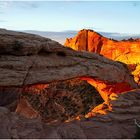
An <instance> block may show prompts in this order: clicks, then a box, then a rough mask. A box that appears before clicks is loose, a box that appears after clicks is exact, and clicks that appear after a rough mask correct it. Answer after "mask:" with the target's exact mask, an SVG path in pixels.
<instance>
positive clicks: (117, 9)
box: [0, 1, 140, 34]
mask: <svg viewBox="0 0 140 140" xmlns="http://www.w3.org/2000/svg"><path fill="white" fill-rule="evenodd" d="M0 28H6V29H11V30H40V31H64V30H80V29H83V28H91V29H94V30H96V31H104V32H119V33H131V34H132V33H134V34H140V2H139V1H137V2H134V1H133V2H132V1H131V2H130V1H129V2H122V1H116V2H111V1H110V2H105V1H103V2H101V1H99V2H96V1H90V2H87V1H77V2H75V1H67V2H64V1H53V2H51V1H50V2H49V1H42V2H41V1H34V2H33V1H26V2H25V1H24V2H23V1H21V2H20V1H15V2H14V1H3V2H2V1H0Z"/></svg>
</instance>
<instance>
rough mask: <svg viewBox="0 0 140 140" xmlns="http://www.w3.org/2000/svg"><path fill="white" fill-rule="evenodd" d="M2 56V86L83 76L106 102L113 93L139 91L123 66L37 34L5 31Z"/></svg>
mask: <svg viewBox="0 0 140 140" xmlns="http://www.w3.org/2000/svg"><path fill="white" fill-rule="evenodd" d="M0 54H1V55H0V71H1V73H0V79H1V80H0V86H1V87H4V86H18V87H23V86H27V85H33V84H47V83H51V82H55V81H62V80H68V79H72V78H77V77H80V78H84V79H86V80H87V81H89V82H91V81H92V85H94V86H95V87H96V88H97V89H98V90H99V92H100V94H101V96H102V97H103V98H104V100H107V98H108V95H110V94H111V93H120V92H124V91H129V90H130V89H134V88H137V85H136V83H135V82H134V80H133V77H132V76H131V75H130V73H129V70H128V69H127V67H126V66H125V65H124V64H122V63H118V62H114V61H111V60H109V59H107V58H105V57H102V56H100V55H98V54H95V53H88V52H86V53H84V52H77V51H74V50H72V49H70V48H66V47H63V46H62V45H60V44H59V43H57V42H55V41H52V40H50V39H46V38H43V37H40V36H37V35H31V34H24V33H19V32H14V33H13V32H12V33H11V32H10V31H7V30H4V31H3V30H2V31H1V32H0ZM98 84H100V87H98ZM119 86H121V87H122V88H118V87H119Z"/></svg>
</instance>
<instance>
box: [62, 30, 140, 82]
mask: <svg viewBox="0 0 140 140" xmlns="http://www.w3.org/2000/svg"><path fill="white" fill-rule="evenodd" d="M64 45H65V46H68V47H71V48H72V49H74V50H80V51H89V52H95V53H98V54H101V55H103V56H105V57H107V58H110V59H112V60H115V61H120V62H123V63H125V64H127V65H128V66H129V67H130V69H132V68H131V66H132V65H136V67H135V69H133V71H132V74H133V75H134V78H135V81H136V82H137V83H139V79H140V73H139V64H140V39H135V40H133V39H129V40H122V41H116V40H112V39H109V38H106V37H103V36H102V35H100V34H98V33H96V32H94V31H92V30H81V31H79V33H78V34H77V35H76V36H75V37H74V38H70V39H66V42H65V44H64Z"/></svg>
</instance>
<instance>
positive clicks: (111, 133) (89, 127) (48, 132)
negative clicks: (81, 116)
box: [0, 90, 140, 139]
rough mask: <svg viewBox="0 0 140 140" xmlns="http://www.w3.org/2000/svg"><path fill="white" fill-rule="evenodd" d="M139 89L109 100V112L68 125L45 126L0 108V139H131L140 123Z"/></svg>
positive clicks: (35, 120) (37, 121)
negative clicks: (110, 107)
mask: <svg viewBox="0 0 140 140" xmlns="http://www.w3.org/2000/svg"><path fill="white" fill-rule="evenodd" d="M139 99H140V90H134V91H129V92H126V93H123V94H119V95H118V96H117V97H116V98H115V100H114V99H111V100H110V104H111V106H112V111H109V109H107V108H106V110H108V114H106V115H100V114H96V115H97V116H95V117H94V118H89V119H87V120H86V119H85V120H80V121H72V122H68V123H54V124H45V123H42V122H41V121H40V120H38V119H27V118H24V117H22V116H19V115H17V114H15V113H10V111H8V110H7V109H5V108H2V107H1V108H0V127H1V131H0V138H66V139H68V138H80V139H82V138H96V139H99V138H104V139H108V138H110V139H117V138H119V139H124V138H125V139H127V138H129V139H131V138H134V137H135V134H136V129H137V126H136V124H135V121H134V120H137V122H140V113H139V112H140V102H139Z"/></svg>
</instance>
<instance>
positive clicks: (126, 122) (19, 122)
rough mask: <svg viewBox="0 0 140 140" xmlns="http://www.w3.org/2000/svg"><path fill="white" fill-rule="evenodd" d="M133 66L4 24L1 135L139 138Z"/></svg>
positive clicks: (0, 67)
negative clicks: (9, 27) (9, 29)
mask: <svg viewBox="0 0 140 140" xmlns="http://www.w3.org/2000/svg"><path fill="white" fill-rule="evenodd" d="M97 46H98V45H97ZM99 46H100V44H99ZM83 47H84V46H83ZM95 50H97V51H96V52H99V50H100V49H98V47H97V48H96V49H95ZM133 68H135V65H131V69H128V67H127V66H126V64H123V63H122V62H117V61H113V60H111V59H109V58H105V57H104V56H102V55H100V54H98V53H93V52H92V53H91V52H85V51H84V52H81V51H75V50H73V49H71V48H68V47H64V46H62V45H60V44H59V43H57V42H55V41H53V40H51V39H47V38H43V37H41V36H37V35H32V34H26V33H20V32H14V31H8V30H4V29H0V79H1V80H0V97H1V98H0V127H1V130H0V138H25V139H26V138H36V139H38V138H46V139H47V138H73V139H74V138H79V139H82V138H85V139H86V138H106V139H107V138H134V137H135V134H136V131H137V129H136V128H137V126H136V123H135V122H136V121H137V122H138V123H139V122H140V119H139V118H140V102H139V100H140V89H139V87H138V85H137V83H136V82H135V81H134V78H133V76H132V74H131V73H130V72H136V71H133ZM136 70H137V71H139V67H137V68H136ZM99 94H100V95H101V97H102V98H103V100H104V102H103V100H102V98H101V97H100V96H99ZM102 102H103V103H102ZM99 104H100V105H99ZM97 105H98V106H97ZM5 107H6V108H5Z"/></svg>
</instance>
